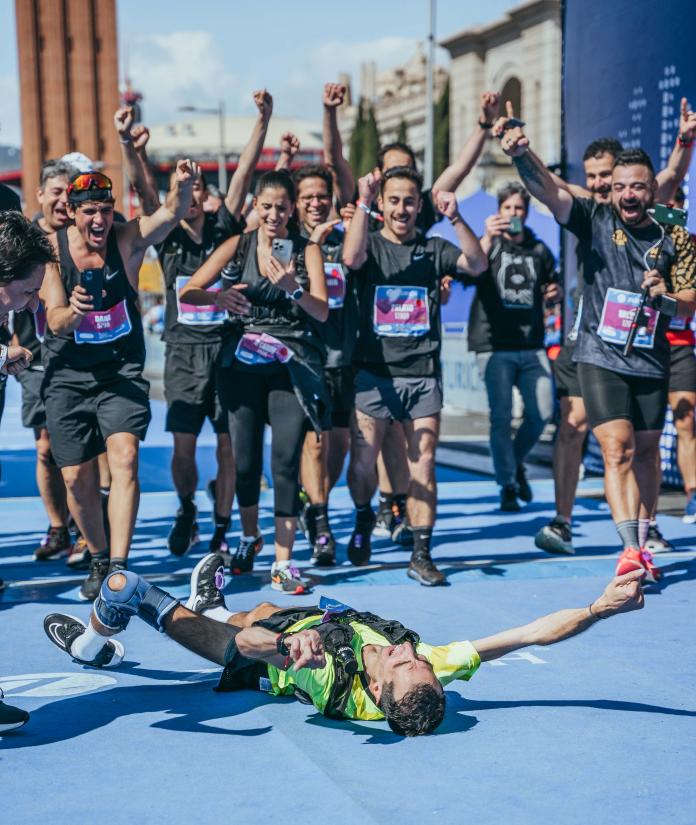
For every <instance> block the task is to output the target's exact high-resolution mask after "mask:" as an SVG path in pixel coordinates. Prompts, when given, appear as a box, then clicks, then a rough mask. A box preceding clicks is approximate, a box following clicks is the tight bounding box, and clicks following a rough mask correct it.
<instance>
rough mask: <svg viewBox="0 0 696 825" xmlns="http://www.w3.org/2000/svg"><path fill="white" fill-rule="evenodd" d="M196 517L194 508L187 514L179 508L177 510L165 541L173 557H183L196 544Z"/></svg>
mask: <svg viewBox="0 0 696 825" xmlns="http://www.w3.org/2000/svg"><path fill="white" fill-rule="evenodd" d="M196 515H197V510H196V508H195V507H194V508H193V510H192V511H191V512H188V513H187V512H185V511H184V510H183V508H181V507H179V509H178V510H177V513H176V519H175V520H174V524H173V525H172V529H171V530H170V531H169V538H168V539H167V544H168V545H169V550H170V552H171V553H173V554H174V555H175V556H185V555H186V554H187V553H188V551H189V550H190V549H191V548H192V547H193V545H194V544H197V543H198V540H199V539H198V523H197V522H196Z"/></svg>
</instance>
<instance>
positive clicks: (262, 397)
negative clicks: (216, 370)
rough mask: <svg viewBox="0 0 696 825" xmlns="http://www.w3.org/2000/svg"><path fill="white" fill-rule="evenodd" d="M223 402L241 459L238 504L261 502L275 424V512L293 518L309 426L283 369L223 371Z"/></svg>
mask: <svg viewBox="0 0 696 825" xmlns="http://www.w3.org/2000/svg"><path fill="white" fill-rule="evenodd" d="M220 389H221V396H222V403H223V405H224V406H225V408H226V410H227V411H228V413H229V415H230V417H231V419H232V420H231V422H230V423H231V427H230V430H231V434H232V440H233V443H234V457H235V461H236V463H237V502H238V504H239V506H240V507H252V506H254V505H255V504H258V503H259V496H260V494H261V473H262V472H263V431H264V425H265V424H266V423H268V424H270V425H271V432H272V438H273V441H272V445H271V473H272V475H273V498H274V513H275V515H276V516H278V517H285V518H288V517H294V516H296V515H297V512H298V507H299V497H298V493H299V489H298V488H299V484H298V475H299V471H300V457H301V455H302V445H303V443H304V437H305V432H306V429H307V419H306V418H305V414H304V410H303V409H302V407H301V406H300V402H299V401H298V400H297V396H296V395H295V392H294V390H293V388H292V384H291V383H290V376H289V375H288V371H287V369H286V368H285V367H283V366H279V367H276V366H275V365H274V366H273V367H272V368H271V369H267V368H265V367H261V368H259V369H258V370H241V369H237V368H235V367H232V368H231V369H226V370H223V381H222V382H221V387H220Z"/></svg>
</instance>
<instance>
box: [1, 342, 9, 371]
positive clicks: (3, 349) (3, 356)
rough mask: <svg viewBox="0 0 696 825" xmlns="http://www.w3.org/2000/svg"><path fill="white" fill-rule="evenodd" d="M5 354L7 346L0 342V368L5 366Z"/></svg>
mask: <svg viewBox="0 0 696 825" xmlns="http://www.w3.org/2000/svg"><path fill="white" fill-rule="evenodd" d="M7 354H8V349H7V347H6V346H5V345H4V344H0V370H1V369H2V368H3V367H4V366H5V363H6V362H7Z"/></svg>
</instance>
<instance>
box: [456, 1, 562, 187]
mask: <svg viewBox="0 0 696 825" xmlns="http://www.w3.org/2000/svg"><path fill="white" fill-rule="evenodd" d="M440 45H441V46H443V47H444V48H445V49H447V51H448V52H449V53H450V55H451V57H452V61H451V64H450V156H451V157H454V156H455V155H456V153H457V152H458V151H459V150H460V149H461V147H462V146H463V145H464V143H465V141H466V139H467V137H468V135H469V134H470V133H471V129H472V127H473V126H474V125H475V123H476V120H477V118H478V113H479V109H478V107H479V102H478V101H479V95H480V94H481V92H483V91H486V90H491V91H496V90H498V91H501V92H502V97H503V100H511V101H512V102H513V104H514V106H515V114H516V116H517V117H521V118H522V119H523V120H524V121H526V123H527V125H526V127H525V131H526V132H527V134H528V135H529V139H530V141H531V143H532V146H533V147H534V149H535V150H536V152H537V153H538V154H539V156H540V157H541V158H543V160H544V161H545V162H546V163H547V164H548V165H550V166H551V165H553V166H555V165H558V164H560V161H561V64H562V36H561V3H560V0H529V2H526V3H521V4H519V5H517V6H515V7H514V8H512V9H511V10H510V11H508V12H507V13H506V14H505V15H504V16H503V17H502V18H501V19H499V20H496V21H494V22H493V23H490V24H488V25H486V26H482V27H480V28H469V29H465V30H464V31H461V32H459V33H457V34H454V35H452V36H450V37H447V38H445V39H444V40H441V41H440ZM510 177H515V175H513V174H512V170H511V168H510V162H509V160H508V158H507V157H506V156H505V155H504V154H503V153H502V151H501V150H500V148H499V146H498V144H497V141H493V140H491V141H490V142H489V144H488V149H487V150H486V152H485V153H484V156H483V158H482V161H481V163H480V164H479V166H478V167H477V168H476V170H475V171H474V173H473V174H472V175H470V176H469V178H468V179H467V180H465V181H464V183H463V184H462V186H461V187H460V189H459V191H458V194H459V195H460V196H462V195H467V194H470V193H471V192H473V191H474V190H476V189H478V188H479V187H482V188H484V189H488V190H494V189H496V188H497V186H498V185H499V184H500V183H501V182H502V181H503V180H507V179H509V178H510Z"/></svg>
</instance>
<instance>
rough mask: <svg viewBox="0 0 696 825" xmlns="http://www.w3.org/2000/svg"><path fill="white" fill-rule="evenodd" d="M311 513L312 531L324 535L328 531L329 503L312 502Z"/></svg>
mask: <svg viewBox="0 0 696 825" xmlns="http://www.w3.org/2000/svg"><path fill="white" fill-rule="evenodd" d="M312 514H313V516H314V532H315V533H316V534H317V535H318V536H320V535H326V534H327V533H328V532H329V505H328V504H312Z"/></svg>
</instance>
